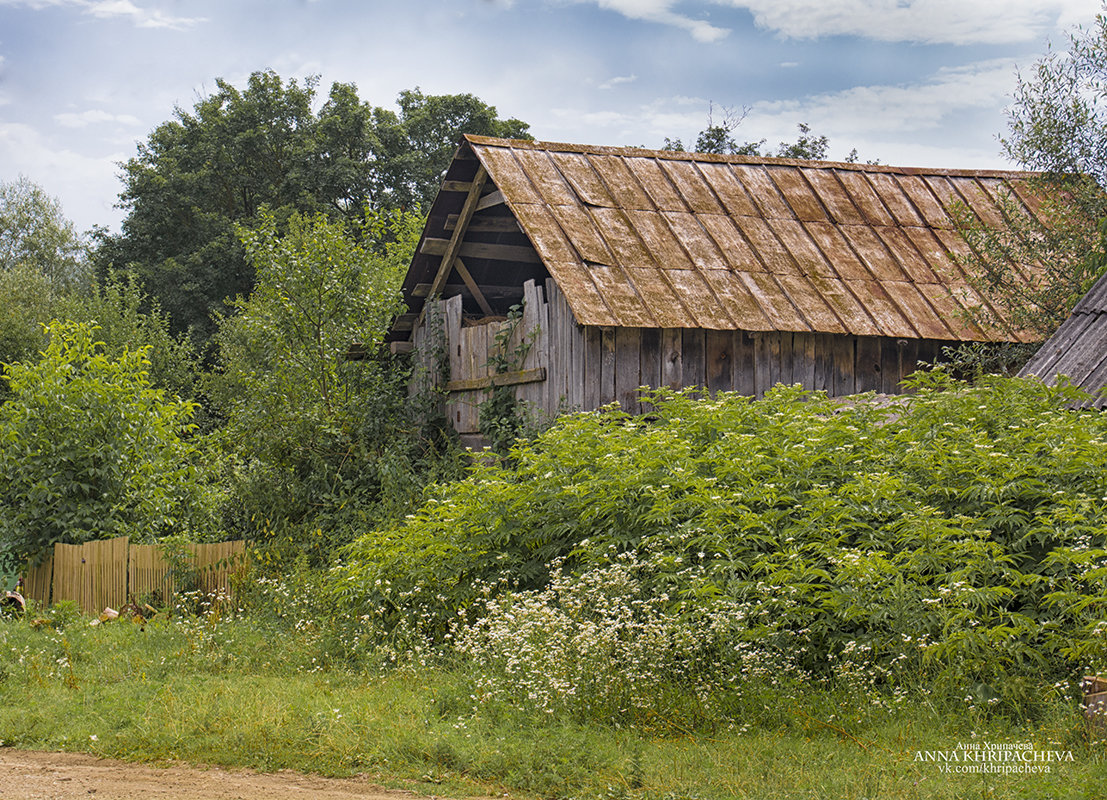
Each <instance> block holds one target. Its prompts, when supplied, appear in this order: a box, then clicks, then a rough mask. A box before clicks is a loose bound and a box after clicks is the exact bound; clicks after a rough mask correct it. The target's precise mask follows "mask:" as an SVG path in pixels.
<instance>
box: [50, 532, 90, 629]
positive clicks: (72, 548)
mask: <svg viewBox="0 0 1107 800" xmlns="http://www.w3.org/2000/svg"><path fill="white" fill-rule="evenodd" d="M88 594H89V592H88V591H87V583H86V580H85V573H84V570H82V569H81V546H80V545H76V544H56V545H54V604H55V605H56V604H58V603H61V602H63V601H65V600H69V601H71V602H74V603H76V604H77V605H79V606H80V607H81V608H82V609H84V610H85V611H88V612H89V613H92V611H91V609H90V607H91V605H92V598H91V597H87V595H88ZM86 597H87V599H86Z"/></svg>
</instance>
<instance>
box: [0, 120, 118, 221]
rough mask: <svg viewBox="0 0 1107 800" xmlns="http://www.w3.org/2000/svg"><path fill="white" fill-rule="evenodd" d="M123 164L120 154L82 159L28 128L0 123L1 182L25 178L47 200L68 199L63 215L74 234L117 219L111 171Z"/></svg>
mask: <svg viewBox="0 0 1107 800" xmlns="http://www.w3.org/2000/svg"><path fill="white" fill-rule="evenodd" d="M125 158H126V155H125V153H124V152H112V153H104V154H102V155H97V156H88V155H84V154H81V153H78V152H75V151H74V150H72V149H70V148H68V147H64V146H62V147H57V146H55V145H54V144H52V143H51V142H50V141H49V140H48V139H47V138H46V137H44V136H43V135H42V134H41V133H40V132H39V131H38V130H36V129H35V128H33V127H32V126H30V125H25V124H22V123H2V122H0V165H3V167H2V168H0V180H12V179H14V178H16V177H17V176H18V175H21V174H22V175H26V176H27V177H28V178H30V179H31V180H33V181H34V182H35V183H37V184H39V185H40V186H42V187H43V188H45V189H46V191H47V192H48V193H49V194H50V195H52V196H55V197H62V198H68V200H66V201H65V203H64V207H63V209H62V211H63V212H64V213H65V215H66V216H67V217H69V218H70V219H71V220H73V222H74V223H75V224H76V226H77V229H78V230H88V229H89V228H91V227H92V226H93V225H96V224H103V223H105V222H108V221H112V222H117V221H118V220H119V219H120V217H121V213H120V212H119V210H118V209H115V208H113V207H112V204H113V202H114V200H115V196H116V194H117V193H118V191H119V181H118V179H117V177H116V172H117V171H118V167H117V166H116V165H117V164H118V162H120V161H122V160H124V159H125Z"/></svg>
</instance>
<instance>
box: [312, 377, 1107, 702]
mask: <svg viewBox="0 0 1107 800" xmlns="http://www.w3.org/2000/svg"><path fill="white" fill-rule="evenodd" d="M915 388H916V389H917V393H916V394H915V395H913V396H912V397H910V398H909V399H900V400H897V401H896V402H894V403H891V404H890V405H879V404H874V403H868V402H852V403H843V402H839V401H832V400H829V399H827V398H826V397H825V396H822V395H819V394H811V393H808V392H805V391H802V390H800V389H799V388H786V387H778V388H777V389H775V390H774V391H772V392H770V393H769V394H768V395H767V396H766V398H765V399H764V400H762V401H757V402H754V401H751V400H750V399H749V398H745V397H739V396H732V395H725V394H721V395H719V396H718V397H716V398H715V399H710V400H707V399H703V400H700V399H695V398H694V397H693V396H692V395H690V394H679V393H678V394H674V393H671V392H656V393H653V394H651V395H650V397H649V400H650V402H651V403H652V404H653V406H654V411H653V413H652V414H651V415H650V416H649V417H648V418H630V417H628V416H626V415H625V414H623V413H622V412H619V411H617V410H614V409H605V410H603V411H600V412H596V413H589V414H578V415H573V416H569V417H566V418H564V419H562V420H561V421H560V422H559V423H558V424H557V425H556V426H555V427H554V428H553V429H552V430H550V431H548V432H546V433H545V434H542V435H540V436H539V437H537V438H536V439H535V440H534V441H533V442H530V443H520V444H518V445H517V446H516V447H515V448H514V449H513V451H512V452H511V455H510V462H509V463H510V464H511V466H510V467H507V466H504V465H503V464H491V465H487V464H486V465H478V466H476V467H474V469H473V471H472V472H471V474H470V476H469V477H468V478H467V479H465V480H463V481H460V482H457V483H453V484H448V485H445V486H443V487H441V489H440V490H439V491H438V493H437V495H436V496H435V497H434V498H432V499H431V500H430V501H429V502H427V503H426V505H424V506H423V507H422V508H421V509H419V510H418V511H417V512H416V513H414V514H412V515H410V516H409V517H408V518H407V519H406V520H404V521H402V522H401V523H398V524H394V525H391V526H388V527H385V528H384V529H382V530H377V531H374V532H373V533H371V534H368V535H365V536H363V537H362V538H360V539H359V540H358V541H357V542H355V544H354V545H352V546H351V547H350V548H349V550H348V552H347V554H346V558H345V563H344V565H343V566H342V567H341V568H339V569H337V570H336V571H335V573H334V574H333V576H332V580H331V582H330V587H331V591H332V594H333V596H334V598H335V601H336V603H337V604H338V605H339V607H341V608H344V609H347V610H348V611H349V612H350V613H357V614H359V615H366V616H368V617H369V618H371V619H373V620H375V621H376V622H377V623H379V624H380V625H382V626H383V627H385V628H387V627H389V626H393V625H396V624H398V623H400V621H401V620H402V621H403V622H404V623H405V624H410V623H411V622H412V621H413V620H414V621H416V622H417V624H418V625H420V626H421V630H422V631H423V632H424V634H425V635H426V636H428V637H430V638H431V639H435V640H439V641H442V640H444V637H445V635H446V634H447V632H449V630H450V628H451V625H455V624H456V621H457V620H459V619H462V620H464V621H466V622H468V623H470V624H471V623H475V622H476V620H478V619H479V618H480V617H481V616H483V615H485V614H487V613H488V609H489V608H490V607H489V606H487V605H486V604H485V603H484V602H483V600H484V598H490V597H497V596H499V595H500V594H501V593H503V592H505V591H516V592H520V591H522V592H526V591H539V592H541V591H543V590H545V589H546V588H547V587H548V586H549V581H550V569H549V567H550V564H551V563H553V562H554V561H555V560H558V563H559V565H560V569H561V570H563V571H565V572H567V573H569V574H575V575H587V574H588V573H589V572H590V571H592V570H596V569H604V568H606V567H607V566H608V565H610V564H611V563H612V562H613V561H614V560H615V559H617V558H618V557H620V555H621V554H624V553H634V554H636V557H637V558H638V559H639V560H640V561H641V562H643V563H648V564H649V565H650V570H649V574H648V575H645V576H643V580H645V581H646V586H645V588H644V591H645V592H646V596H652V597H666V598H668V599H669V601H670V603H673V604H679V603H683V602H686V601H689V600H700V601H702V603H701V605H702V606H703V607H704V608H708V607H710V603H712V602H715V601H716V600H718V599H722V600H725V601H726V602H727V603H730V604H732V606H733V614H734V618H735V619H740V620H741V625H740V628H741V630H742V633H741V636H742V638H744V639H746V640H748V641H751V642H756V643H757V645H758V646H759V647H762V648H765V649H766V650H767V651H772V652H775V653H778V654H781V655H787V657H788V659H789V660H790V662H791V663H794V664H795V667H796V668H797V669H800V670H803V671H804V672H806V673H810V674H812V675H816V676H823V677H825V678H827V679H834V677H835V676H836V675H838V674H839V673H841V670H842V669H843V667H842V666H841V665H842V664H843V662H849V663H848V665H847V667H846V670H847V671H850V670H852V672H853V673H857V674H860V673H865V674H866V675H869V676H871V678H870V679H869V682H870V684H872V685H881V684H883V685H887V686H892V685H894V684H895V683H896V682H897V681H900V680H901V679H902V678H903V676H905V675H921V674H923V673H924V672H925V673H926V674H929V675H931V676H932V677H933V678H935V679H937V680H938V683H939V685H940V686H942V687H943V690H947V691H948V692H950V693H952V694H956V695H958V696H961V697H964V696H971V697H973V698H974V699H975V700H977V701H981V702H988V701H990V702H991V703H992V704H993V705H995V704H996V703H1002V704H1005V706H1004V707H1006V708H1009V709H1010V708H1014V707H1015V705H1018V706H1019V707H1020V708H1024V707H1025V705H1024V701H1028V700H1029V699H1030V696H1031V695H1032V693H1033V682H1028V680H1027V676H1033V677H1034V680H1035V681H1040V680H1041V679H1045V680H1047V681H1048V682H1049V683H1052V682H1053V681H1055V680H1062V679H1068V678H1071V677H1072V676H1073V674H1074V672H1075V671H1077V670H1080V669H1083V668H1086V667H1089V666H1092V665H1093V664H1096V663H1097V664H1099V665H1101V666H1103V665H1104V661H1103V658H1104V655H1105V648H1104V647H1103V635H1102V633H1103V631H1102V628H1097V627H1096V624H1097V620H1099V619H1102V618H1103V615H1104V614H1105V613H1107V608H1105V606H1107V595H1105V594H1104V592H1103V591H1102V586H1103V580H1104V578H1105V577H1107V549H1105V544H1107V542H1105V532H1107V504H1105V503H1104V501H1103V498H1104V497H1105V496H1107V444H1105V439H1104V434H1105V433H1107V420H1105V419H1104V418H1103V417H1102V416H1101V415H1098V414H1087V413H1075V412H1071V411H1069V410H1067V409H1066V408H1065V406H1064V401H1065V400H1066V399H1069V398H1070V395H1071V390H1068V389H1065V388H1061V389H1051V388H1046V387H1043V386H1042V385H1041V384H1039V383H1036V382H1029V381H1019V380H1013V379H985V380H982V381H981V383H980V384H979V385H977V386H967V385H964V384H961V383H959V382H956V381H954V380H953V379H951V378H949V377H947V376H945V375H942V374H941V373H938V374H932V375H930V376H928V377H927V376H920V377H918V378H916V381H915ZM505 463H508V462H505ZM675 607H679V606H675ZM491 608H493V609H495V608H497V606H495V605H494V604H493V606H491Z"/></svg>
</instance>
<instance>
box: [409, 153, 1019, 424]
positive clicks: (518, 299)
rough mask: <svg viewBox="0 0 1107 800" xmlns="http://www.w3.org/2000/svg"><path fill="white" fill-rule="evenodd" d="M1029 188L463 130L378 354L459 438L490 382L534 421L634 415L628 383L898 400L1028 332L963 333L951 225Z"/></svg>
mask: <svg viewBox="0 0 1107 800" xmlns="http://www.w3.org/2000/svg"><path fill="white" fill-rule="evenodd" d="M1028 177H1029V176H1028V175H1027V174H1026V173H1011V172H996V171H964V170H936V169H901V168H895V167H888V166H879V165H877V166H873V165H866V164H845V163H832V162H814V161H795V160H786V159H774V158H750V157H740V156H721V155H705V154H697V153H674V152H667V151H652V150H640V149H633V148H621V147H620V148H613V147H589V146H581V145H570V144H553V143H549V142H525V141H508V140H501V139H490V138H483V137H476V136H468V137H466V138H465V139H464V140H463V141H462V142H461V144H460V145H459V147H458V150H457V153H456V155H455V157H454V160H453V162H452V164H451V166H450V168H449V170H448V172H447V174H446V176H445V180H444V182H443V184H442V190H441V191H440V193H439V195H438V198H437V199H436V200H435V203H434V206H433V207H432V209H431V211H430V215H429V219H428V221H427V225H426V228H425V230H424V232H423V238H422V241H421V243H420V245H419V248H418V252H417V254H416V256H415V258H414V259H413V261H412V264H411V267H410V269H409V271H408V275H407V278H406V281H405V283H404V287H403V292H404V299H405V301H406V302H407V306H408V309H409V313H407V314H405V315H403V316H401V317H399V318H398V319H397V320H396V322H395V323H394V326H393V328H392V330H391V332H390V334H389V337H388V338H389V340H390V341H391V342H392V345H391V346H392V349H393V351H394V352H401V351H404V350H411V349H414V350H416V351H417V352H418V353H419V354H420V356H419V357H420V358H422V359H423V360H424V362H425V363H427V364H428V365H430V364H432V362H433V363H437V364H439V365H440V367H441V369H439V370H433V369H432V370H431V372H432V373H434V374H435V375H440V376H441V377H440V378H439V379H438V380H440V381H442V382H444V383H445V389H446V390H447V392H448V398H449V399H448V401H447V412H448V414H449V416H450V419H451V420H452V422H453V424H454V426H455V427H456V428H457V430H458V431H459V432H460V433H462V434H472V433H475V432H476V431H477V419H478V418H477V406H478V405H479V404H480V402H481V401H482V400H484V399H485V398H486V397H488V395H489V391H490V389H491V387H492V385H493V384H494V383H495V384H497V385H511V386H514V387H515V391H516V395H517V397H519V398H520V399H522V400H525V401H528V402H529V403H531V404H532V405H533V406H534V407H535V408H536V409H539V410H542V411H545V412H547V413H549V414H554V413H557V412H558V411H559V410H575V409H584V410H587V409H592V408H596V407H598V406H600V405H603V404H606V403H610V402H612V401H614V400H617V401H618V402H619V403H621V404H622V406H623V407H624V408H626V409H627V410H629V411H632V412H633V411H637V410H640V406H639V403H638V399H637V392H638V388H639V387H640V386H643V385H644V386H669V387H673V388H679V387H692V386H702V387H706V388H707V389H708V390H710V391H712V392H715V391H718V390H734V391H738V392H742V393H745V394H749V395H754V396H760V395H762V394H763V393H764V392H765V391H766V390H767V389H768V388H770V387H772V386H773V385H775V384H776V383H778V382H783V383H800V384H802V385H803V386H805V387H808V388H811V389H823V390H826V391H827V392H829V393H830V394H832V395H846V394H853V393H856V392H864V391H869V390H875V391H878V392H896V391H898V387H899V382H900V380H901V379H902V378H903V376H904V375H906V374H908V373H910V372H912V371H914V370H915V368H916V364H917V362H919V361H920V360H922V361H929V360H932V359H934V358H935V357H936V356H939V355H940V353H941V349H942V347H943V346H947V345H951V344H957V343H958V342H965V341H987V340H989V339H992V340H996V339H997V338H998V339H1002V340H1010V341H1023V340H1027V339H1029V338H1032V337H1030V336H1029V335H1028V334H1026V333H1024V332H1021V331H1018V330H1015V329H1013V328H1012V327H1010V326H1008V327H1007V328H1006V329H1004V330H1003V331H1001V332H1000V333H998V334H997V333H995V332H985V331H983V330H981V329H979V328H977V327H976V326H974V325H973V324H971V323H969V322H968V321H967V317H966V315H965V314H964V313H963V311H964V308H965V307H966V306H967V305H975V304H978V303H980V302H981V299H980V298H979V297H978V296H977V295H976V294H975V293H974V292H973V291H972V289H971V288H970V287H969V286H968V284H967V282H966V280H965V276H964V274H963V273H962V271H961V270H960V268H959V267H958V266H957V263H956V261H955V260H954V259H952V258H951V257H950V254H951V253H954V254H959V253H961V254H963V253H965V252H966V250H967V245H966V244H965V243H964V241H963V240H962V239H961V238H960V237H959V236H958V234H957V232H956V230H955V228H954V224H953V221H952V219H951V218H950V216H949V214H948V213H947V211H946V208H947V207H948V204H950V203H952V202H960V203H962V204H964V206H965V207H967V208H968V209H970V210H971V211H972V213H974V214H975V215H977V216H978V217H979V218H980V219H982V220H984V221H986V222H992V223H999V222H1000V221H1001V218H1000V208H999V205H998V204H997V198H999V197H1001V196H1003V195H1005V194H1009V195H1010V196H1012V197H1014V198H1016V199H1017V200H1018V201H1019V202H1020V203H1021V204H1022V205H1023V207H1024V210H1025V212H1026V213H1028V214H1035V213H1037V210H1038V209H1039V206H1040V201H1039V199H1038V198H1037V197H1035V195H1034V194H1033V192H1032V191H1031V190H1030V188H1029V186H1028V183H1027V178H1028ZM520 304H521V305H523V318H522V320H521V323H518V322H517V323H515V324H514V325H513V326H512V330H510V331H508V330H506V328H507V327H508V326H509V325H512V323H510V322H506V321H505V318H506V316H507V315H508V312H509V309H510V308H511V307H512V306H515V305H520ZM996 311H997V313H998V316H999V318H1000V319H1001V320H1002V319H1003V314H1002V310H1000V309H996ZM501 331H503V332H504V333H502V334H501V335H500V336H499V339H497V334H500V332H501ZM509 334H510V337H511V341H510V342H508V343H507V346H506V347H504V346H503V345H504V342H503V339H504V338H505V337H507V336H508V335H509ZM523 340H526V341H527V342H529V343H530V347H529V349H528V350H527V351H526V353H525V357H524V358H520V356H521V355H522V354H523V353H522V350H519V349H516V347H515V345H516V344H518V343H519V342H520V341H523ZM497 354H499V356H500V357H498V358H497V357H496V356H497Z"/></svg>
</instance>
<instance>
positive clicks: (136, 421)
mask: <svg viewBox="0 0 1107 800" xmlns="http://www.w3.org/2000/svg"><path fill="white" fill-rule="evenodd" d="M94 333H95V328H93V327H90V326H88V325H83V324H77V323H58V322H55V323H54V324H53V325H52V326H51V327H50V330H49V334H50V342H49V344H48V345H47V347H46V351H45V353H44V354H43V357H42V359H41V360H40V361H39V362H37V363H34V364H20V363H16V364H8V365H6V366H5V367H4V372H3V377H4V379H5V380H6V381H7V383H8V387H9V389H10V391H11V399H10V400H8V401H7V402H6V403H4V405H3V406H2V407H0V509H2V512H3V513H0V547H2V548H5V549H8V550H9V551H10V552H11V553H12V554H13V555H14V556H15V557H17V558H18V559H20V560H23V559H26V558H33V557H36V556H38V555H39V554H40V553H42V552H44V551H45V550H46V549H47V548H49V547H51V546H52V545H53V544H54V543H56V542H69V543H81V542H86V541H89V540H92V539H100V538H110V537H112V536H116V535H120V534H130V535H131V536H133V537H136V538H144V539H154V538H156V537H157V536H159V535H162V534H167V533H171V532H174V531H180V530H186V529H188V528H189V526H190V524H191V522H192V518H191V515H192V513H193V512H194V511H196V510H197V508H198V503H199V499H200V490H199V486H198V483H197V476H196V473H195V469H194V467H193V466H192V464H191V458H192V455H193V450H192V447H191V445H190V444H189V443H188V442H187V441H186V439H185V437H186V435H187V434H188V433H189V431H190V429H191V422H190V418H191V414H192V405H191V404H190V403H185V402H181V401H178V400H175V399H172V400H170V399H167V398H166V397H165V395H164V394H163V393H162V392H161V391H160V390H158V389H153V388H151V386H150V383H149V379H148V369H149V365H150V362H149V360H148V359H147V357H146V352H145V350H137V351H126V350H125V351H124V352H123V353H122V354H121V355H120V357H119V358H118V359H112V358H108V357H107V356H106V355H105V354H104V353H103V352H102V349H101V346H100V344H99V343H98V342H97V341H96V340H95V339H94V338H93V337H94Z"/></svg>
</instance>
